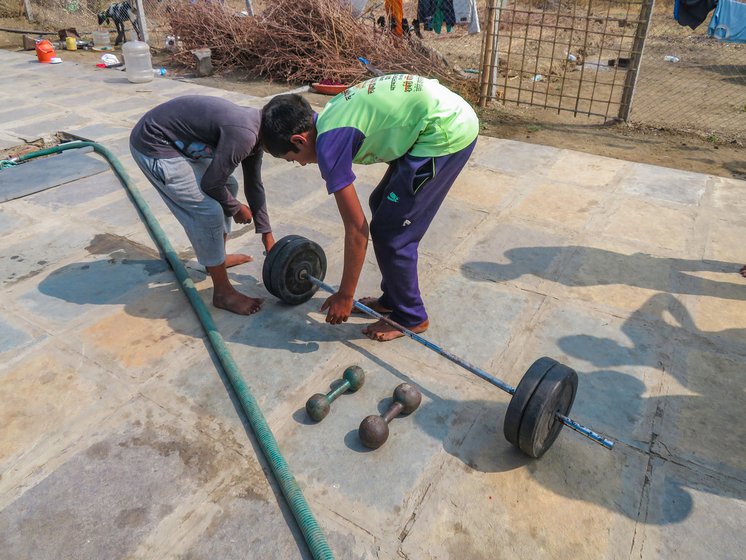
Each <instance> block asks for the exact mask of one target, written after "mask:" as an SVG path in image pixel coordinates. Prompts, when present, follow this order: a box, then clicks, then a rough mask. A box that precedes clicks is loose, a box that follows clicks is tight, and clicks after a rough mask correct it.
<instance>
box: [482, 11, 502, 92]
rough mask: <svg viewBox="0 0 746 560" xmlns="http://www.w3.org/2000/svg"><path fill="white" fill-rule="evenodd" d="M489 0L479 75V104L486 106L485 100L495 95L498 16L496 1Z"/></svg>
mask: <svg viewBox="0 0 746 560" xmlns="http://www.w3.org/2000/svg"><path fill="white" fill-rule="evenodd" d="M498 1H500V0H490V3H489V5H488V6H487V28H486V29H485V31H484V41H483V42H482V71H481V72H480V75H479V106H480V107H486V106H487V100H488V99H492V98H493V97H495V87H496V84H495V83H496V82H497V66H498V64H497V34H496V33H495V24H496V22H495V20H496V19H497V18H498V17H499V13H500V12H499V11H498V9H497V2H498Z"/></svg>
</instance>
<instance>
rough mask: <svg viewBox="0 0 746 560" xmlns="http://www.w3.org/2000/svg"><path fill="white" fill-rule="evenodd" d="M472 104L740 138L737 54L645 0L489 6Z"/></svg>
mask: <svg viewBox="0 0 746 560" xmlns="http://www.w3.org/2000/svg"><path fill="white" fill-rule="evenodd" d="M489 2H490V3H489V5H488V10H487V22H486V24H485V25H484V27H485V32H484V35H485V45H486V51H485V52H486V55H485V57H484V66H483V67H482V82H481V83H482V91H481V101H482V103H483V104H484V103H485V102H487V101H498V102H500V103H503V104H506V105H509V104H512V105H520V106H524V107H541V108H545V109H550V110H553V111H556V112H566V113H571V114H573V115H585V116H591V117H600V118H601V119H604V120H606V119H617V118H620V119H622V120H624V121H628V122H632V123H639V124H644V125H648V126H653V127H661V128H668V129H673V130H684V131H694V132H698V133H703V134H708V135H715V136H718V137H721V138H722V139H744V138H745V137H746V136H745V135H746V45H743V44H728V43H720V42H718V41H717V40H716V39H714V38H710V37H707V34H706V29H707V22H705V23H703V24H702V25H701V26H700V27H698V28H697V29H696V30H694V31H693V30H691V29H690V28H688V27H682V26H681V25H679V23H678V22H677V21H675V20H674V19H673V4H672V0H671V1H670V2H660V3H659V5H658V6H657V7H655V5H654V0H616V1H609V0H565V1H561V0H544V1H542V2H538V3H537V2H532V1H531V0H513V1H512V2H508V1H506V0H489Z"/></svg>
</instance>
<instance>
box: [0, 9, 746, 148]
mask: <svg viewBox="0 0 746 560" xmlns="http://www.w3.org/2000/svg"><path fill="white" fill-rule="evenodd" d="M7 1H8V0H0V3H2V2H5V3H7ZM25 1H26V2H27V3H28V4H29V5H30V6H31V8H32V11H33V15H34V19H35V21H36V22H37V25H34V27H37V28H39V27H43V28H45V29H51V30H57V29H61V28H66V27H75V28H77V29H78V31H79V32H82V33H91V32H92V31H94V30H100V29H103V28H105V29H110V30H111V32H112V33H113V25H111V24H109V25H108V26H106V27H103V28H102V27H99V25H98V22H97V18H96V14H97V13H99V12H101V11H103V10H104V9H106V7H107V6H109V5H110V4H111V0H25ZM190 1H191V2H196V1H199V2H205V1H210V0H142V4H143V8H144V9H143V12H144V16H145V20H146V27H147V31H148V42H149V44H150V46H151V47H153V48H155V49H163V48H165V47H166V45H167V40H168V38H169V35H170V34H171V30H170V28H169V24H168V20H169V18H168V11H169V9H170V7H171V6H173V3H174V2H190ZM213 1H217V0H213ZM340 1H342V2H349V3H350V7H351V9H352V10H353V13H355V14H356V15H357V16H358V17H359V19H360V22H361V25H389V24H390V21H388V20H387V17H388V16H389V15H390V14H387V11H386V3H385V2H384V0H340ZM130 2H131V3H132V4H133V5H135V4H136V0H130ZM269 2H271V0H225V1H224V5H225V6H226V7H228V8H229V9H233V10H235V11H236V12H244V13H245V14H247V15H251V14H252V13H257V14H260V13H261V12H262V10H264V8H265V6H267V5H269ZM13 6H14V8H13V9H14V10H17V9H18V4H17V3H14V4H13ZM402 8H403V10H402V16H403V18H404V19H406V20H407V21H406V25H405V32H408V33H411V34H414V35H416V36H417V37H418V40H421V41H422V42H423V43H424V44H425V45H427V46H428V47H430V48H431V49H432V50H433V51H437V53H438V54H439V55H440V56H441V57H442V58H444V59H445V60H447V61H448V62H449V64H450V65H451V66H453V67H454V68H456V69H457V70H460V71H461V72H463V73H464V75H467V74H470V75H474V76H475V78H477V79H479V80H480V82H481V85H482V89H481V91H480V93H481V101H482V102H483V103H487V102H490V103H502V104H505V105H506V106H510V105H513V106H522V107H534V108H542V109H545V110H549V111H553V112H559V113H565V114H568V115H585V116H588V117H591V118H593V119H600V120H607V119H616V118H621V119H622V120H626V121H628V122H631V123H637V124H642V125H648V126H653V127H660V128H667V129H673V130H679V131H692V132H696V133H699V134H704V135H709V136H712V137H715V138H718V139H722V140H730V139H736V140H746V45H744V44H730V43H721V42H718V41H717V40H716V39H714V38H710V37H708V36H707V24H708V21H709V18H708V20H706V21H705V22H704V23H702V25H701V26H700V27H698V28H697V29H695V30H692V29H690V28H688V27H683V26H681V25H679V23H678V22H677V21H675V20H674V19H673V0H659V1H658V2H657V3H655V2H654V0H613V1H612V0H405V1H404V2H403V5H402ZM207 46H209V45H207ZM415 71H416V69H415Z"/></svg>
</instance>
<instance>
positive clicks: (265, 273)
mask: <svg viewBox="0 0 746 560" xmlns="http://www.w3.org/2000/svg"><path fill="white" fill-rule="evenodd" d="M299 237H300V235H286V236H285V237H283V238H282V239H280V240H279V241H276V242H275V244H274V245H273V246H272V249H270V250H269V254H268V255H267V256H266V257H265V259H264V265H263V266H262V282H264V287H265V288H266V289H267V291H268V292H269V293H270V294H272V295H273V296H275V297H277V294H276V293H274V292H273V291H272V264H273V263H274V261H275V259H276V258H277V255H278V254H279V253H280V251H281V250H282V248H283V247H284V246H285V245H287V244H288V243H289V242H290V241H292V240H293V239H298V238H299Z"/></svg>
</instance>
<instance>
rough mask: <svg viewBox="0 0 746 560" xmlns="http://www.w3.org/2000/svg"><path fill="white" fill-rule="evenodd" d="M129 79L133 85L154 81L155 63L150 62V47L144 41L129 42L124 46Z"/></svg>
mask: <svg viewBox="0 0 746 560" xmlns="http://www.w3.org/2000/svg"><path fill="white" fill-rule="evenodd" d="M122 56H124V66H125V71H126V72H127V79H128V80H129V81H130V82H132V83H133V84H142V83H144V82H150V81H152V80H153V63H152V62H151V60H150V47H149V46H148V44H147V43H145V42H143V41H127V42H126V43H125V44H124V45H123V46H122Z"/></svg>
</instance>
